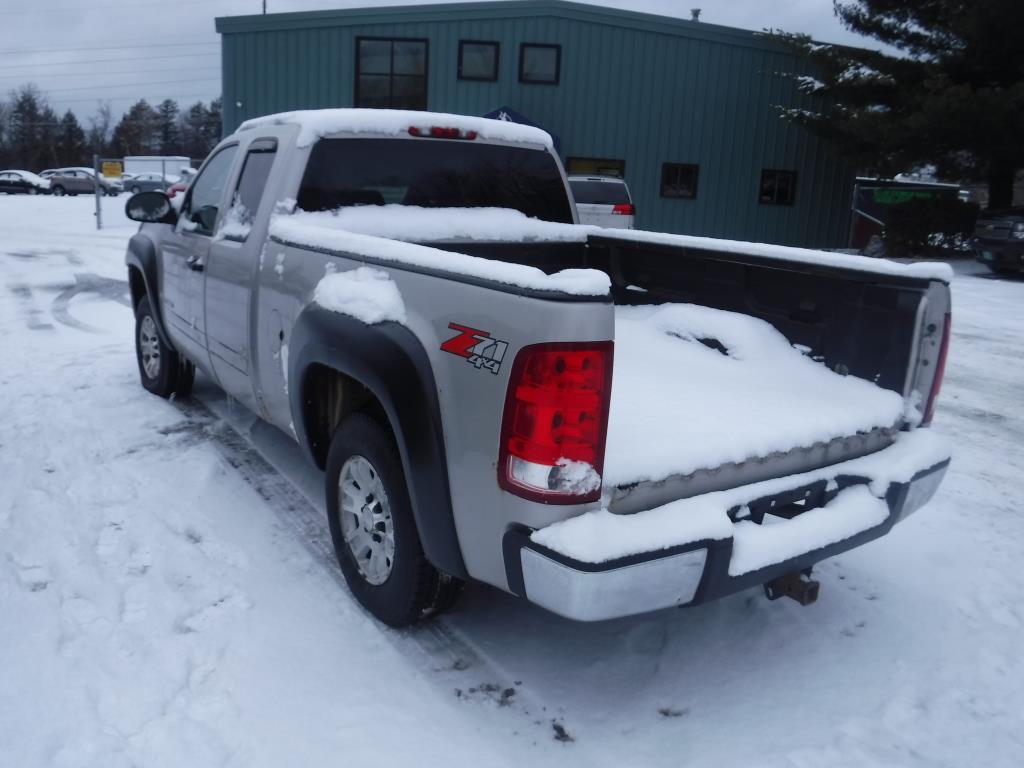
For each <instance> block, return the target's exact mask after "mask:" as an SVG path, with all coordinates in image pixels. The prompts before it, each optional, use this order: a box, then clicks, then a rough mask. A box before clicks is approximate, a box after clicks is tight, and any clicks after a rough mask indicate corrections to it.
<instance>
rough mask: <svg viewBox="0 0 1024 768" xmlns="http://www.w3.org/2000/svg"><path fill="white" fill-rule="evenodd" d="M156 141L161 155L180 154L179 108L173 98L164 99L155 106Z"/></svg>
mask: <svg viewBox="0 0 1024 768" xmlns="http://www.w3.org/2000/svg"><path fill="white" fill-rule="evenodd" d="M156 112H157V143H158V145H159V150H158V153H159V154H161V155H178V154H181V129H180V127H179V125H178V122H179V119H180V117H181V114H180V113H181V110H179V109H178V102H176V101H175V100H174V99H164V100H163V101H161V102H160V104H159V105H158V106H157V108H156Z"/></svg>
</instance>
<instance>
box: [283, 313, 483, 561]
mask: <svg viewBox="0 0 1024 768" xmlns="http://www.w3.org/2000/svg"><path fill="white" fill-rule="evenodd" d="M288 342H289V343H288V368H289V371H288V380H289V381H290V382H292V385H291V386H290V387H289V395H288V397H289V401H290V406H291V412H292V422H293V425H294V429H295V434H296V437H297V438H298V440H299V444H300V445H301V446H302V447H303V449H304V450H305V451H306V453H307V455H308V456H309V458H310V459H312V460H314V461H315V454H314V449H313V445H312V438H311V436H310V430H309V425H307V424H306V423H305V418H304V414H305V413H307V410H306V409H305V408H304V407H303V406H304V403H303V393H304V391H305V388H306V384H307V377H308V376H309V373H310V369H311V367H312V366H314V365H318V364H319V365H323V366H326V367H328V368H332V369H334V370H336V371H338V372H339V373H342V374H345V375H346V376H349V377H350V378H352V379H354V380H355V381H357V382H359V383H360V384H362V385H363V386H365V387H366V388H367V389H368V390H369V391H370V392H371V393H372V394H373V395H374V396H375V397H376V398H377V400H378V401H379V402H380V404H381V406H383V408H384V412H385V413H386V414H387V417H388V419H389V421H390V422H391V428H392V431H393V432H394V435H395V441H396V443H397V445H398V452H399V456H400V457H401V460H402V468H403V470H404V471H405V479H406V485H407V486H408V488H409V499H410V501H411V503H412V512H413V517H414V519H415V520H416V527H417V529H418V531H419V535H420V541H421V542H422V544H423V552H424V554H425V555H426V556H427V559H428V560H429V561H430V562H431V563H432V564H433V565H434V566H436V567H437V568H440V569H441V570H442V571H444V572H445V573H447V574H450V575H452V576H457V577H459V578H466V577H467V573H466V565H465V563H464V562H463V559H462V549H461V548H460V546H459V539H458V534H457V532H456V529H455V516H454V513H453V510H452V501H451V489H450V487H449V484H448V462H447V458H446V455H445V446H444V432H443V426H442V422H441V409H440V404H439V402H438V397H437V386H436V384H435V381H434V373H433V369H432V368H431V365H430V359H429V358H428V357H427V353H426V350H425V349H424V348H423V345H422V344H421V343H420V341H419V339H418V338H417V337H416V335H415V334H414V333H413V332H412V331H410V330H409V329H408V328H406V327H405V326H403V325H400V324H399V323H394V322H385V323H378V324H375V325H367V324H366V323H364V322H362V321H360V320H357V319H355V318H353V317H349V316H347V315H342V314H339V313H336V312H331V311H329V310H326V309H324V308H322V307H319V306H317V305H315V304H311V305H308V306H307V307H306V308H305V309H304V310H302V312H301V313H300V314H299V316H298V318H297V319H296V322H295V325H294V326H293V328H292V332H291V335H290V338H289V340H288Z"/></svg>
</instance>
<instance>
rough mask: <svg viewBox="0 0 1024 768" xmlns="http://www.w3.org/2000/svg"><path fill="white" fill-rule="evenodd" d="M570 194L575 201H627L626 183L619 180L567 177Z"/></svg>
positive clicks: (588, 202) (609, 203) (605, 203)
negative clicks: (588, 179)
mask: <svg viewBox="0 0 1024 768" xmlns="http://www.w3.org/2000/svg"><path fill="white" fill-rule="evenodd" d="M569 186H570V187H571V188H572V196H573V198H575V200H576V202H577V203H584V204H591V205H618V204H619V203H628V202H629V192H627V191H626V185H625V184H623V183H622V182H620V181H584V180H579V181H576V180H575V179H569Z"/></svg>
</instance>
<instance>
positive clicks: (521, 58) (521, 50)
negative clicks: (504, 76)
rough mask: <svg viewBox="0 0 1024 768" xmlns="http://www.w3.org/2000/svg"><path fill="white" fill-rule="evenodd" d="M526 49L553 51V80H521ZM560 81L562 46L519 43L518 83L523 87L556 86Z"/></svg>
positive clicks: (557, 44) (556, 44)
mask: <svg viewBox="0 0 1024 768" xmlns="http://www.w3.org/2000/svg"><path fill="white" fill-rule="evenodd" d="M527 48H554V49H555V79H554V80H526V79H524V78H523V74H524V73H523V63H524V62H525V61H526V49H527ZM561 80H562V46H561V44H559V43H520V44H519V82H520V83H523V84H524V85H558V84H559V83H560V82H561Z"/></svg>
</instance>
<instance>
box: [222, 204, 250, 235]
mask: <svg viewBox="0 0 1024 768" xmlns="http://www.w3.org/2000/svg"><path fill="white" fill-rule="evenodd" d="M251 229H252V214H251V213H250V212H249V210H248V209H247V208H246V207H245V206H244V205H242V203H241V202H240V201H238V200H236V201H235V203H234V204H233V205H232V206H231V207H230V208H228V210H227V211H226V212H225V214H224V221H223V222H222V223H221V226H220V230H218V232H217V234H218V235H220V236H221V237H230V238H235V239H238V240H244V239H245V238H247V237H248V236H249V231H250V230H251Z"/></svg>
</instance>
